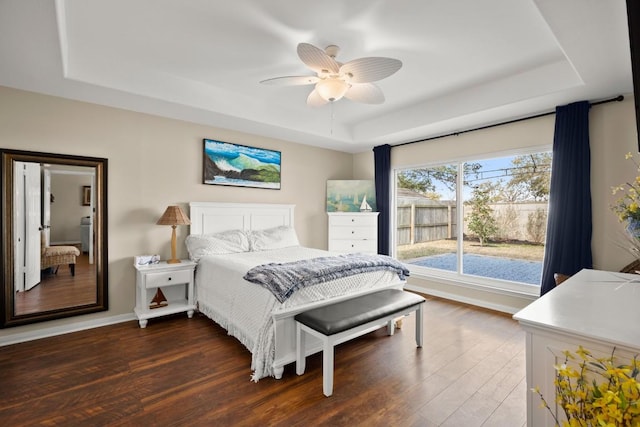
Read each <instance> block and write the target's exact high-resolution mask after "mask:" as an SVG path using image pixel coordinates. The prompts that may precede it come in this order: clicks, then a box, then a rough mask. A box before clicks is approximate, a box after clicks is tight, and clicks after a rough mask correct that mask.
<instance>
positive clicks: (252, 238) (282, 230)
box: [249, 226, 300, 251]
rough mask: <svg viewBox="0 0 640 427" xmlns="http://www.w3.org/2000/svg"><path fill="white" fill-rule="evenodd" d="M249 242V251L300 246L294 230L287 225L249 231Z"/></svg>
mask: <svg viewBox="0 0 640 427" xmlns="http://www.w3.org/2000/svg"><path fill="white" fill-rule="evenodd" d="M249 243H250V245H251V251H267V250H269V249H281V248H288V247H290V246H300V242H299V241H298V235H297V234H296V230H295V229H294V228H293V227H287V226H280V227H274V228H267V229H266V230H254V231H251V232H249Z"/></svg>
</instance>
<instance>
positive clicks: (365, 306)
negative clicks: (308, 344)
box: [295, 289, 425, 335]
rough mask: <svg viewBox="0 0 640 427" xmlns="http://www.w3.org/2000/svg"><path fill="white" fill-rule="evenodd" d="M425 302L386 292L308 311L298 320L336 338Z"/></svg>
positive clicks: (409, 295)
mask: <svg viewBox="0 0 640 427" xmlns="http://www.w3.org/2000/svg"><path fill="white" fill-rule="evenodd" d="M424 301H425V299H424V298H423V297H421V296H420V295H416V294H413V293H410V292H405V291H401V290H398V289H387V290H384V291H379V292H374V293H371V294H367V295H363V296H360V297H356V298H353V299H349V300H346V301H341V302H337V303H335V304H331V305H326V306H324V307H318V308H314V309H312V310H309V311H305V312H304V313H300V314H297V315H296V316H295V320H297V321H298V322H300V323H302V324H303V325H306V326H308V327H309V328H311V329H314V330H316V331H318V332H320V333H322V334H324V335H333V334H337V333H339V332H343V331H346V330H348V329H351V328H355V327H356V326H360V325H363V324H365V323H367V322H371V321H374V320H377V319H380V318H383V317H385V316H388V315H390V314H393V313H395V312H397V311H401V310H403V309H405V308H408V307H411V306H414V305H418V304H421V303H423V302H424Z"/></svg>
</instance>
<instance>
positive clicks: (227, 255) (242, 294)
mask: <svg viewBox="0 0 640 427" xmlns="http://www.w3.org/2000/svg"><path fill="white" fill-rule="evenodd" d="M189 206H190V217H191V229H190V235H189V236H188V237H187V247H188V249H189V254H190V256H191V257H192V259H194V260H195V261H197V263H198V266H197V268H196V279H195V286H196V290H195V294H196V301H197V306H198V310H199V311H200V312H201V313H203V314H204V315H206V316H207V317H209V318H210V319H212V320H213V321H215V322H216V323H218V324H219V325H220V326H222V327H223V328H225V329H226V330H227V332H228V333H229V335H232V336H234V337H236V338H237V339H238V340H239V341H240V342H241V343H242V344H243V345H244V346H245V347H246V348H247V349H248V350H249V351H250V352H251V354H252V363H251V370H252V372H253V373H252V380H254V381H258V380H259V379H261V378H264V377H268V376H273V377H275V378H277V379H280V378H281V377H282V374H283V371H284V366H285V365H287V364H289V363H292V362H295V360H296V352H295V350H296V349H295V344H296V341H295V339H296V338H295V321H294V319H293V317H294V316H295V315H296V314H297V313H300V312H302V311H305V310H308V309H310V308H315V307H319V306H322V305H326V304H330V303H334V302H337V301H342V300H346V299H349V298H353V297H356V296H359V295H364V294H367V293H371V292H374V291H378V290H382V289H402V288H403V287H404V284H405V281H404V280H403V278H401V277H402V275H399V274H397V273H396V272H394V271H390V270H379V271H367V272H363V273H360V274H357V275H354V276H349V277H342V278H337V279H332V280H329V281H326V282H322V283H319V284H315V285H313V286H309V287H305V288H302V289H298V290H296V291H295V292H293V293H291V294H290V296H289V297H288V298H287V299H286V300H284V301H280V300H279V299H280V298H279V297H278V296H277V295H276V296H274V294H272V293H271V292H270V291H269V290H267V289H265V288H263V287H261V286H259V285H256V284H255V283H251V282H249V281H248V280H245V279H244V277H245V275H247V272H248V271H249V270H250V269H251V268H253V267H255V266H261V265H264V264H268V263H277V264H281V263H290V262H295V261H300V260H305V259H306V260H308V259H314V262H315V260H317V259H319V258H324V257H334V256H336V255H338V254H336V253H331V252H328V251H324V250H319V249H313V248H307V247H303V246H300V245H299V243H298V241H297V236H296V235H295V231H294V229H293V225H294V205H281V204H245V203H217V202H191V203H190V204H189ZM275 231H277V233H278V234H277V235H275V236H276V238H273V233H274V232H275ZM269 233H271V234H269ZM292 233H293V234H292ZM212 236H215V237H212ZM219 236H227V237H228V236H233V238H230V239H229V242H231V244H230V245H231V246H232V247H233V249H234V250H229V251H227V250H222V251H219V252H221V253H217V252H216V251H214V252H215V253H212V252H211V251H199V250H198V244H200V243H198V242H203V241H205V242H209V240H208V239H213V240H215V241H216V242H219V240H217V237H219ZM243 236H249V240H251V242H250V243H248V242H245V241H244V239H245V237H243ZM227 237H225V238H227ZM223 243H224V244H226V243H227V242H226V241H225V242H223ZM216 245H218V243H216ZM216 247H219V246H216ZM302 262H304V261H302ZM287 265H288V264H287ZM247 276H248V275H247ZM321 350H322V346H321V342H320V340H317V339H314V340H311V339H310V340H307V343H306V349H305V353H306V355H310V354H313V353H316V352H319V351H321Z"/></svg>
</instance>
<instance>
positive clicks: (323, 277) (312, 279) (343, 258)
mask: <svg viewBox="0 0 640 427" xmlns="http://www.w3.org/2000/svg"><path fill="white" fill-rule="evenodd" d="M376 270H391V271H395V272H396V273H397V274H398V277H399V278H400V279H401V280H404V279H405V278H406V277H407V276H409V270H408V269H407V268H406V267H405V266H404V265H402V264H401V263H400V262H398V261H396V260H395V259H393V258H391V257H388V256H386V255H367V254H362V253H354V254H345V255H338V256H330V257H321V258H312V259H305V260H301V261H294V262H287V263H281V264H277V263H269V264H264V265H259V266H257V267H253V268H252V269H251V270H249V271H248V272H247V274H245V275H244V279H245V280H248V281H249V282H253V283H257V284H258V285H261V286H262V287H264V288H267V289H268V290H269V291H271V293H272V294H273V295H274V296H275V297H276V299H277V300H278V301H280V302H281V303H282V302H284V301H285V300H286V299H287V298H289V297H290V296H291V294H293V292H294V291H296V290H297V289H300V288H304V287H306V286H312V285H317V284H318V283H323V282H328V281H330V280H335V279H339V278H341V277H347V276H353V275H355V274H360V273H367V272H369V271H376Z"/></svg>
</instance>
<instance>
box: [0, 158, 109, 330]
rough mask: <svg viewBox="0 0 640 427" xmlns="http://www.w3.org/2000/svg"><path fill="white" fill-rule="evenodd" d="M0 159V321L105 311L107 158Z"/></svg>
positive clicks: (21, 321)
mask: <svg viewBox="0 0 640 427" xmlns="http://www.w3.org/2000/svg"><path fill="white" fill-rule="evenodd" d="M0 156H1V164H0V167H1V178H2V182H1V186H2V200H1V202H0V203H1V211H2V228H1V230H2V239H1V240H0V246H1V253H2V254H3V259H2V267H3V268H2V274H1V275H2V286H3V292H2V298H1V300H0V308H1V309H2V310H1V311H2V320H1V326H2V327H8V326H17V325H23V324H27V323H33V322H41V321H46V320H52V319H58V318H61V317H68V316H75V315H79V314H87V313H93V312H97V311H104V310H107V308H108V304H107V295H108V290H107V284H108V280H107V265H108V263H107V190H106V186H107V185H106V184H107V159H103V158H94V157H82V156H73V155H62V154H51V153H38V152H29V151H20V150H8V149H0ZM87 187H88V189H87Z"/></svg>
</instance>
